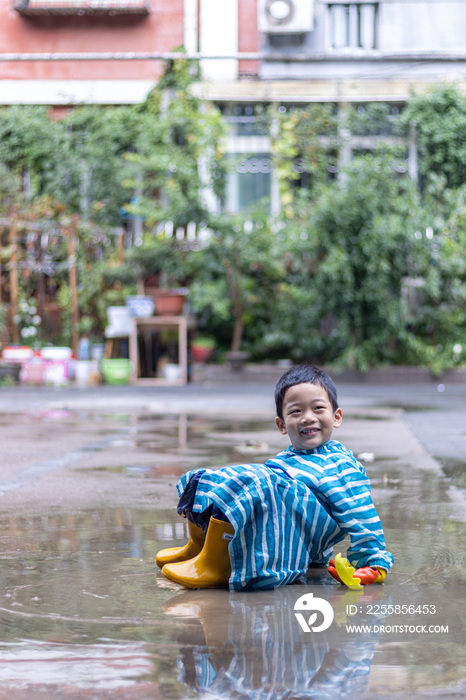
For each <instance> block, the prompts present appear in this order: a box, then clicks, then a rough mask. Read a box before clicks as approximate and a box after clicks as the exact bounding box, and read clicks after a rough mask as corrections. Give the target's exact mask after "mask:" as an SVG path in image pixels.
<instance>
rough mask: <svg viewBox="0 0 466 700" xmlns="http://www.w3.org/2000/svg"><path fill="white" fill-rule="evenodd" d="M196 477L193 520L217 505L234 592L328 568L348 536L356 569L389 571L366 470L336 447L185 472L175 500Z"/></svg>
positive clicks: (388, 556)
mask: <svg viewBox="0 0 466 700" xmlns="http://www.w3.org/2000/svg"><path fill="white" fill-rule="evenodd" d="M195 473H197V474H199V473H200V478H199V481H198V484H197V489H196V495H195V498H194V503H193V506H192V510H193V513H196V512H198V513H201V512H203V511H204V510H205V509H206V508H207V507H209V506H210V505H211V504H212V503H214V504H215V505H216V506H217V507H218V508H220V510H221V511H223V513H225V515H226V516H227V518H228V519H229V520H230V522H231V523H232V524H233V526H234V528H235V535H234V537H233V540H232V541H231V542H230V546H229V553H230V559H231V566H232V571H231V576H230V580H229V587H230V589H231V590H242V589H246V588H273V587H275V586H278V585H283V584H287V583H292V582H293V581H296V580H297V579H298V578H299V577H300V576H302V575H303V574H304V573H305V572H306V571H307V569H308V567H309V564H311V563H312V562H314V563H321V564H325V563H327V562H328V560H329V558H330V556H331V554H332V550H333V545H335V544H336V543H337V542H340V541H341V540H343V539H344V538H345V536H346V535H349V537H350V540H351V546H350V548H349V549H348V552H347V557H348V559H349V560H350V562H351V563H352V564H353V566H355V567H356V568H357V567H360V566H366V565H367V566H379V567H381V568H384V569H387V570H388V569H390V567H391V565H392V564H393V556H392V554H391V553H390V552H387V551H386V549H385V540H384V534H383V530H382V525H381V523H380V519H379V516H378V515H377V511H376V509H375V507H374V504H373V503H372V499H371V494H370V483H369V479H368V478H367V476H366V473H365V471H364V467H363V466H362V465H361V464H360V463H359V462H358V461H357V460H356V458H355V457H354V455H353V454H352V452H351V451H350V450H348V449H347V448H346V447H344V446H343V445H342V444H341V443H339V442H337V441H335V440H329V441H328V442H326V443H325V444H324V445H321V446H320V447H318V448H316V449H314V450H295V449H294V448H293V447H291V446H290V447H289V448H288V449H287V450H284V451H283V452H280V453H279V454H278V455H277V456H276V457H274V458H273V459H270V460H268V461H267V462H266V463H265V464H239V465H234V466H229V467H222V468H221V469H217V470H213V469H204V470H193V471H190V472H187V474H184V475H183V476H182V477H181V479H180V481H179V482H178V484H177V488H178V493H179V494H180V496H181V495H182V494H183V492H184V489H185V488H186V486H187V484H188V483H189V480H190V478H191V477H192V476H193V475H194V474H195Z"/></svg>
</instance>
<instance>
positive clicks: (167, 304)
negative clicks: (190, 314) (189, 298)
mask: <svg viewBox="0 0 466 700" xmlns="http://www.w3.org/2000/svg"><path fill="white" fill-rule="evenodd" d="M185 298H186V292H185V291H184V290H183V291H181V290H177V289H158V290H157V291H156V292H154V304H155V313H156V314H157V315H159V316H181V314H182V313H183V309H184V302H185Z"/></svg>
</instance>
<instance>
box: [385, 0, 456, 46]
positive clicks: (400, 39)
mask: <svg viewBox="0 0 466 700" xmlns="http://www.w3.org/2000/svg"><path fill="white" fill-rule="evenodd" d="M379 28H380V34H379V36H380V50H381V51H465V48H466V45H465V37H466V2H464V0H463V1H462V2H449V1H446V0H437V1H435V0H427V1H424V2H421V1H419V2H415V1H413V0H405V1H404V2H381V3H380V16H379Z"/></svg>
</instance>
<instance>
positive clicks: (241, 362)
mask: <svg viewBox="0 0 466 700" xmlns="http://www.w3.org/2000/svg"><path fill="white" fill-rule="evenodd" d="M226 358H227V360H228V362H229V363H230V368H231V369H232V370H233V371H234V372H240V371H241V370H242V369H244V366H245V364H246V362H247V361H248V358H249V353H248V352H244V351H242V350H236V351H232V352H227V354H226Z"/></svg>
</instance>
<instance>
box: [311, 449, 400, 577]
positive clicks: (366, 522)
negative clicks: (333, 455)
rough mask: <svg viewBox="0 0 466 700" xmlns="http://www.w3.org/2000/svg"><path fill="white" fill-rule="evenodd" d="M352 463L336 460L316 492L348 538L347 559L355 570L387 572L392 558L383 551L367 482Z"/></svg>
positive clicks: (382, 542)
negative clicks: (371, 568) (370, 569)
mask: <svg viewBox="0 0 466 700" xmlns="http://www.w3.org/2000/svg"><path fill="white" fill-rule="evenodd" d="M359 467H360V465H359V463H357V462H356V460H354V463H353V461H352V460H351V461H349V460H348V459H347V458H343V459H341V460H338V461H337V462H335V463H334V464H333V465H332V468H331V469H329V470H328V471H326V472H325V475H324V476H323V477H322V479H321V481H320V484H319V489H320V491H321V493H322V494H323V496H324V497H325V498H326V500H327V502H328V507H329V509H330V514H331V516H332V518H333V519H334V520H335V522H337V523H338V525H339V527H340V528H341V529H342V530H343V532H345V534H346V535H349V537H350V539H351V546H350V547H349V549H348V551H347V557H348V559H349V561H350V562H351V564H352V565H353V566H354V567H355V568H359V567H361V566H379V567H380V568H383V569H386V570H387V571H388V570H389V569H390V567H391V566H392V564H393V555H392V554H391V553H390V552H388V551H387V550H386V548H385V537H384V533H383V529H382V524H381V522H380V518H379V516H378V514H377V511H376V509H375V506H374V504H373V502H372V498H371V490H370V482H369V479H368V477H367V476H366V474H365V472H364V470H363V469H362V467H360V468H359Z"/></svg>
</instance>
